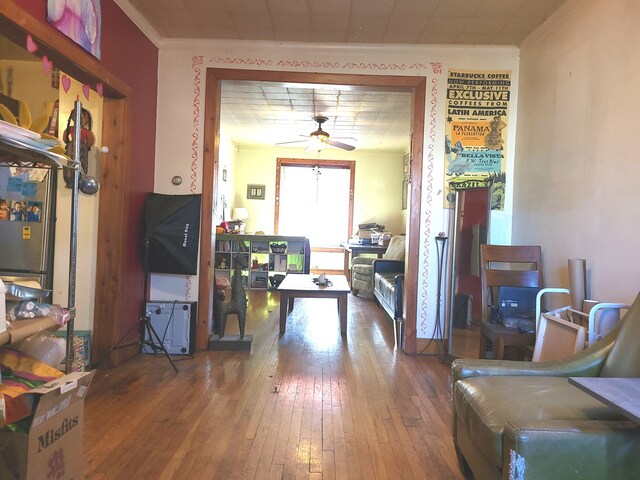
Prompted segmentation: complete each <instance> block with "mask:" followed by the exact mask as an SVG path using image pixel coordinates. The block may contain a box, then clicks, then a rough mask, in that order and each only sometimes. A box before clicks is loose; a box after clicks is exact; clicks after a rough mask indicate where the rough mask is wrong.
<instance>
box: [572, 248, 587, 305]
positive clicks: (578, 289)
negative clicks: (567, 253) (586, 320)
mask: <svg viewBox="0 0 640 480" xmlns="http://www.w3.org/2000/svg"><path fill="white" fill-rule="evenodd" d="M569 290H570V291H571V306H572V307H573V308H574V309H575V310H579V311H582V302H583V301H584V299H585V298H587V297H586V292H587V261H586V260H585V259H584V258H570V259H569Z"/></svg>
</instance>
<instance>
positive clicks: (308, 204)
mask: <svg viewBox="0 0 640 480" xmlns="http://www.w3.org/2000/svg"><path fill="white" fill-rule="evenodd" d="M350 175H351V172H350V170H349V169H346V168H325V167H311V166H300V165H285V166H283V167H282V170H281V174H280V213H279V217H278V218H279V220H278V233H279V234H280V235H300V236H306V237H309V241H310V243H311V245H312V246H316V247H317V246H337V245H339V244H340V242H341V241H344V240H345V239H346V238H347V237H348V231H349V228H348V221H349V185H350Z"/></svg>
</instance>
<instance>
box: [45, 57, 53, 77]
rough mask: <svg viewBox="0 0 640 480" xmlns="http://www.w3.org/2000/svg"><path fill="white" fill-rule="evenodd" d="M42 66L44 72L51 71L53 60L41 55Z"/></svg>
mask: <svg viewBox="0 0 640 480" xmlns="http://www.w3.org/2000/svg"><path fill="white" fill-rule="evenodd" d="M42 68H43V70H44V73H51V69H52V68H53V62H52V61H51V60H49V59H48V58H47V56H46V55H45V56H44V57H42Z"/></svg>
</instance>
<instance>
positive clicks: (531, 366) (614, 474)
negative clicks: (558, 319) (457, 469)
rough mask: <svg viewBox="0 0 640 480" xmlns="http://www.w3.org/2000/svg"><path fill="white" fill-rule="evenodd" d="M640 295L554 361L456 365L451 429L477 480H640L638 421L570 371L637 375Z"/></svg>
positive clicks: (639, 372) (465, 466)
mask: <svg viewBox="0 0 640 480" xmlns="http://www.w3.org/2000/svg"><path fill="white" fill-rule="evenodd" d="M639 340H640V295H638V297H637V298H636V300H635V302H634V303H633V305H632V306H631V307H630V308H629V310H628V311H627V313H626V314H625V315H624V317H623V319H622V320H621V321H620V323H619V324H618V325H617V327H616V328H615V329H614V330H613V331H611V332H610V333H609V334H608V335H607V336H605V337H604V338H603V339H602V340H600V341H598V342H596V343H595V344H594V345H593V346H591V347H590V348H588V349H586V350H584V351H582V352H580V353H578V354H576V355H574V356H572V357H570V358H568V359H566V360H559V361H553V362H540V363H531V362H515V361H506V360H505V361H495V360H462V359H458V360H455V361H454V362H453V363H452V381H453V409H452V413H453V416H452V434H453V440H454V444H455V447H456V453H457V454H458V459H459V461H460V466H461V468H462V469H463V472H464V473H465V474H469V473H473V475H474V476H475V478H476V479H479V480H484V479H500V478H502V479H518V480H527V479H535V480H544V479H560V478H561V479H563V480H564V479H581V480H582V479H603V480H604V479H611V478H616V479H622V478H625V479H627V478H628V479H631V478H640V425H638V424H636V423H635V422H633V421H631V420H628V419H627V418H626V417H624V416H623V415H622V414H620V413H618V412H617V411H616V410H614V409H612V408H610V407H608V406H606V405H605V404H603V403H601V402H600V401H598V400H597V399H595V398H594V397H592V396H591V395H589V394H587V393H585V392H583V391H582V390H579V389H578V388H577V387H575V386H573V385H571V384H570V383H569V382H568V379H567V377H577V376H588V377H595V376H600V377H640V341H639Z"/></svg>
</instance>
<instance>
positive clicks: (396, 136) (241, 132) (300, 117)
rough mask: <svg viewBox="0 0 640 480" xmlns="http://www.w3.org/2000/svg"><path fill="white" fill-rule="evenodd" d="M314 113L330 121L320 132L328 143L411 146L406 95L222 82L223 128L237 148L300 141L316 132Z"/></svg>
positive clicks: (388, 147) (363, 146)
mask: <svg viewBox="0 0 640 480" xmlns="http://www.w3.org/2000/svg"><path fill="white" fill-rule="evenodd" d="M315 115H324V116H326V117H328V118H329V120H328V121H327V122H326V123H324V124H323V125H322V129H323V130H324V131H326V132H327V133H329V134H330V138H331V139H332V140H338V141H341V142H342V143H347V144H350V145H354V146H355V147H356V148H358V149H378V150H381V149H386V150H405V149H406V148H407V146H408V145H409V129H410V122H411V117H410V115H411V93H409V92H395V91H388V90H387V91H382V90H378V91H375V90H372V89H366V90H365V89H361V88H360V89H358V88H349V87H336V86H318V85H311V86H309V85H301V84H298V85H294V84H281V83H271V82H247V81H237V82H231V81H225V82H223V84H222V102H221V125H222V127H221V128H222V130H223V131H224V132H225V133H226V134H227V135H229V136H230V137H231V138H232V139H233V141H234V142H235V143H236V144H238V145H242V146H246V145H275V144H276V143H279V142H290V141H296V140H301V141H303V142H304V141H305V138H302V137H301V135H304V136H308V135H309V133H311V132H313V131H314V130H316V129H317V128H318V125H317V124H316V123H315V122H314V121H313V120H312V117H313V116H315ZM353 139H355V140H356V142H354V140H353ZM287 146H290V147H292V148H304V147H306V145H305V144H304V143H300V144H293V145H287Z"/></svg>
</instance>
